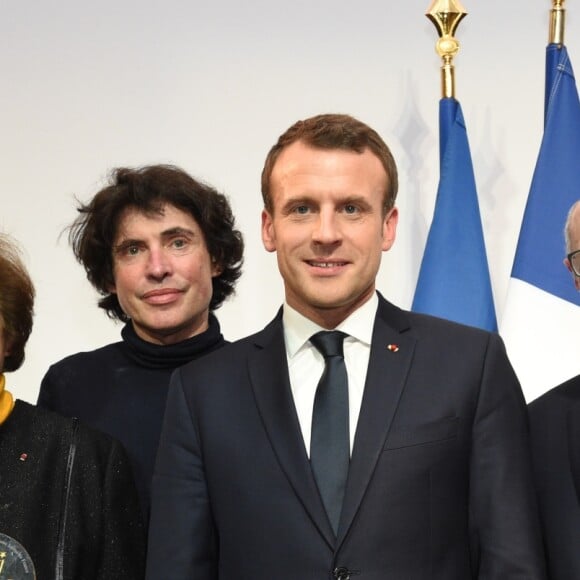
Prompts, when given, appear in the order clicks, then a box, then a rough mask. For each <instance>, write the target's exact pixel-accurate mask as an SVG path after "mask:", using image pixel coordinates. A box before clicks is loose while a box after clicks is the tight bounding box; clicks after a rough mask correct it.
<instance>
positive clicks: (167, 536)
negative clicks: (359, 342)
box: [147, 298, 544, 580]
mask: <svg viewBox="0 0 580 580" xmlns="http://www.w3.org/2000/svg"><path fill="white" fill-rule="evenodd" d="M389 345H391V347H390V348H389ZM395 347H398V348H395ZM341 568H342V572H344V574H343V575H341V574H340V569H341ZM334 570H336V572H335V573H333V571H334ZM346 570H348V571H351V572H352V579H353V580H355V579H357V580H358V579H359V578H360V580H387V579H391V578H392V579H393V580H402V579H404V580H427V579H434V578H437V579H441V580H466V579H467V578H479V579H484V578H485V579H486V580H492V579H493V580H500V579H501V580H509V579H516V578H517V579H523V578H525V579H526V580H535V579H540V578H544V572H543V557H542V546H541V537H540V532H539V523H538V517H537V509H536V503H535V495H534V490H533V485H532V480H531V467H530V459H529V449H528V435H527V421H526V409H525V404H524V401H523V397H522V394H521V390H520V388H519V385H518V382H517V380H516V377H515V375H514V373H513V370H512V368H511V366H510V364H509V362H508V360H507V358H506V355H505V351H504V347H503V345H502V342H501V340H500V338H499V337H498V336H497V335H493V334H489V333H486V332H483V331H480V330H476V329H472V328H467V327H463V326H459V325H456V324H452V323H449V322H445V321H442V320H437V319H434V318H431V317H427V316H422V315H417V314H411V313H407V312H404V311H402V310H400V309H398V308H396V307H395V306H393V305H391V304H389V303H388V302H386V301H385V300H384V299H382V298H381V299H380V305H379V310H378V313H377V317H376V321H375V326H374V331H373V341H372V348H371V354H370V361H369V367H368V374H367V380H366V386H365V392H364V396H363V401H362V408H361V411H360V416H359V420H358V428H357V432H356V436H355V442H354V448H353V452H352V459H351V464H350V471H349V476H348V482H347V488H346V492H345V500H344V505H343V511H342V516H341V521H340V525H339V531H338V537H337V538H335V537H334V535H333V532H332V528H331V526H330V523H329V521H328V518H327V516H326V513H325V510H324V507H323V504H322V501H321V499H320V496H319V494H318V490H317V487H316V483H315V481H314V478H313V475H312V472H311V469H310V464H309V461H308V457H307V453H306V450H305V447H304V442H303V439H302V435H301V431H300V427H299V423H298V419H297V416H296V412H295V408H294V403H293V398H292V393H291V390H290V384H289V378H288V370H287V362H286V353H285V348H284V337H283V328H282V321H281V317H280V314H279V315H278V317H277V318H276V319H275V320H274V321H273V322H272V323H270V324H269V325H268V326H267V327H266V328H265V329H264V330H263V331H262V332H259V333H258V334H256V335H254V336H250V337H248V338H245V339H243V340H241V341H238V342H236V343H234V344H232V345H230V346H229V347H226V348H224V349H223V350H222V351H221V352H220V353H218V354H217V355H215V356H214V355H209V356H208V357H206V358H205V359H203V360H201V361H199V362H195V363H193V364H191V365H187V366H186V367H184V368H183V369H181V370H177V371H176V372H175V373H174V376H173V379H172V385H171V387H170V394H169V399H168V405H167V409H166V414H165V419H164V428H163V431H162V437H161V443H160V447H159V451H158V456H157V464H156V471H155V475H154V480H153V506H152V520H151V525H150V536H149V554H148V565H147V578H148V579H149V580H157V579H159V578H171V579H172V580H180V579H184V580H185V579H190V578H195V579H196V580H210V579H212V580H215V579H220V580H234V579H236V580H237V579H239V578H242V579H244V580H250V579H263V580H272V579H274V578H275V579H276V580H295V579H298V578H299V579H300V580H322V579H331V578H341V579H346V578H348V577H349V575H348V573H346ZM355 574H356V575H355Z"/></svg>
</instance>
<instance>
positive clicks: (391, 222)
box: [383, 207, 399, 252]
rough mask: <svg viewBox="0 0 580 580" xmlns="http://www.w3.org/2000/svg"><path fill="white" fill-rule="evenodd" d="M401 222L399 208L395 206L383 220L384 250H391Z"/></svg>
mask: <svg viewBox="0 0 580 580" xmlns="http://www.w3.org/2000/svg"><path fill="white" fill-rule="evenodd" d="M398 223H399V210H398V209H397V208H396V207H394V208H393V209H391V210H390V211H389V212H387V215H386V216H385V219H384V221H383V252H386V251H387V250H390V249H391V247H392V246H393V244H394V243H395V238H396V237H397V224H398Z"/></svg>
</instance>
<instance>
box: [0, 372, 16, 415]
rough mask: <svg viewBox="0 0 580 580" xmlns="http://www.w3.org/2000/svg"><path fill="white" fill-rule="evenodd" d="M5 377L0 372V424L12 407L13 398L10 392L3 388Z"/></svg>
mask: <svg viewBox="0 0 580 580" xmlns="http://www.w3.org/2000/svg"><path fill="white" fill-rule="evenodd" d="M5 384H6V379H5V378H4V375H3V374H0V425H2V423H4V421H6V419H7V418H8V416H9V415H10V413H12V409H14V399H13V398H12V394H11V393H10V392H8V391H6V390H5V389H4V385H5Z"/></svg>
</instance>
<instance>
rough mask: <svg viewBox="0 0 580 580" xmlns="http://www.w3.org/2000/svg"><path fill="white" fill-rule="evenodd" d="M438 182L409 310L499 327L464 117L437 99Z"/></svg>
mask: <svg viewBox="0 0 580 580" xmlns="http://www.w3.org/2000/svg"><path fill="white" fill-rule="evenodd" d="M439 130H440V134H439V135H440V137H439V138H440V163H441V167H440V171H441V175H440V180H439V189H438V191H437V199H436V202H435V212H434V214H433V221H432V223H431V228H430V230H429V236H428V237H427V243H426V245H425V253H424V255H423V260H422V262H421V269H420V272H419V279H418V281H417V288H416V290H415V297H414V300H413V306H412V309H413V310H414V311H415V312H423V313H426V314H433V315H434V316H439V317H441V318H447V319H449V320H453V321H455V322H461V323H463V324H469V325H471V326H478V327H480V328H484V329H487V330H492V331H495V330H497V322H496V317H495V309H494V306H493V294H492V290H491V281H490V277H489V268H488V264H487V256H486V253H485V244H484V240H483V228H482V226H481V217H480V213H479V204H478V201H477V190H476V187H475V178H474V175H473V165H472V162H471V153H470V151H469V142H468V140H467V131H466V128H465V121H464V120H463V114H462V112H461V105H460V104H459V102H458V101H456V100H455V99H441V101H440V102H439Z"/></svg>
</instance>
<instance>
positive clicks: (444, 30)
mask: <svg viewBox="0 0 580 580" xmlns="http://www.w3.org/2000/svg"><path fill="white" fill-rule="evenodd" d="M562 1H563V0H562ZM426 16H427V18H429V20H431V22H433V24H434V25H435V27H436V28H437V32H438V33H439V40H438V41H437V45H436V50H437V54H438V55H439V56H440V57H441V59H442V60H443V65H442V66H441V92H442V96H443V98H449V97H455V67H454V66H453V59H454V58H455V55H456V54H457V53H458V52H459V41H458V40H457V39H456V38H455V36H454V34H455V31H456V30H457V26H458V25H459V23H460V22H461V20H463V18H464V17H465V16H467V12H466V11H465V9H464V8H463V6H462V5H461V2H460V1H459V0H433V2H432V3H431V6H430V7H429V10H428V11H427V14H426Z"/></svg>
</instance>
